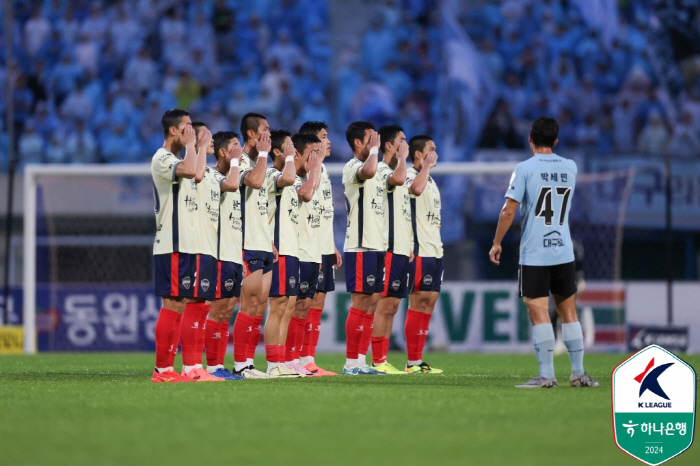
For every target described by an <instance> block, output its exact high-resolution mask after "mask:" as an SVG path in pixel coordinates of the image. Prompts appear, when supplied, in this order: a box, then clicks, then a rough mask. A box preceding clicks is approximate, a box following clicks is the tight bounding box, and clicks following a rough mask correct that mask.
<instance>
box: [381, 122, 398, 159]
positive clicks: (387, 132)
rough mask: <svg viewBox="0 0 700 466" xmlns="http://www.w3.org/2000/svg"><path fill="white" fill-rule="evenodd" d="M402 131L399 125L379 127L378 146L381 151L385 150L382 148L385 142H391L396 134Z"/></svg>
mask: <svg viewBox="0 0 700 466" xmlns="http://www.w3.org/2000/svg"><path fill="white" fill-rule="evenodd" d="M402 131H403V128H402V127H400V126H399V125H385V126H382V127H381V128H379V140H380V143H379V148H380V149H381V150H382V153H384V152H386V151H385V150H384V144H386V143H387V142H393V141H394V139H396V135H397V134H399V133H400V132H402Z"/></svg>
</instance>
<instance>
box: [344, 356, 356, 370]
mask: <svg viewBox="0 0 700 466" xmlns="http://www.w3.org/2000/svg"><path fill="white" fill-rule="evenodd" d="M345 367H347V368H353V367H357V359H351V358H345Z"/></svg>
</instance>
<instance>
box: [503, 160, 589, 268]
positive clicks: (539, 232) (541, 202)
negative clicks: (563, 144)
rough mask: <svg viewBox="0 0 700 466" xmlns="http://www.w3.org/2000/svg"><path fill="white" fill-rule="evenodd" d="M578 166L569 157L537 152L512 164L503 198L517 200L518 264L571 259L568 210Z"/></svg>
mask: <svg viewBox="0 0 700 466" xmlns="http://www.w3.org/2000/svg"><path fill="white" fill-rule="evenodd" d="M577 173H578V169H577V168H576V163H575V162H574V161H573V160H569V159H565V158H562V157H559V156H558V155H556V154H551V155H543V154H537V155H534V156H532V157H530V158H529V159H527V160H526V161H524V162H521V163H519V164H518V165H517V166H516V167H515V171H514V172H513V176H512V177H511V178H510V186H508V192H507V193H506V197H509V198H511V199H513V200H514V201H516V202H518V203H520V222H521V226H522V236H521V239H520V264H521V265H557V264H565V263H567V262H572V261H573V260H574V248H573V244H572V243H571V233H570V232H569V209H570V208H571V199H572V197H573V195H574V188H575V186H576V174H577Z"/></svg>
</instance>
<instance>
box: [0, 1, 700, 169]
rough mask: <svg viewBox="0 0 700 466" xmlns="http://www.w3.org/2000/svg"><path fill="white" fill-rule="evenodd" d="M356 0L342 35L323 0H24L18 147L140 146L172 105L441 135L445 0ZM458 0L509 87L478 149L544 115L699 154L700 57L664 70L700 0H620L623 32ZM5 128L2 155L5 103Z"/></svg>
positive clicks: (233, 119) (590, 147)
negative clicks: (346, 36)
mask: <svg viewBox="0 0 700 466" xmlns="http://www.w3.org/2000/svg"><path fill="white" fill-rule="evenodd" d="M360 3H362V5H365V6H369V8H368V9H365V10H363V11H366V12H367V13H363V14H364V15H365V16H366V18H363V20H362V22H360V23H359V24H361V25H362V27H363V28H364V31H363V32H362V33H361V34H357V35H354V37H352V38H351V39H350V40H344V41H343V42H342V43H341V44H339V45H337V46H336V47H337V48H336V49H335V50H334V49H333V48H332V44H331V21H330V5H329V2H328V1H327V0H256V1H255V2H251V1H246V0H190V1H182V0H121V1H109V2H108V1H89V0H43V1H41V0H39V1H15V2H14V8H15V10H14V12H15V19H16V20H15V24H14V29H13V31H12V37H13V41H12V50H13V55H14V62H13V63H10V64H7V60H6V59H5V58H6V57H5V47H4V31H2V34H0V41H3V44H2V46H1V47H0V59H1V60H0V86H2V89H4V88H5V85H6V82H7V80H13V81H12V82H13V83H14V86H15V90H14V96H13V106H14V129H15V134H16V137H17V150H18V153H19V160H20V162H21V163H22V164H25V163H32V162H43V163H90V162H100V163H128V162H142V161H145V160H147V159H148V158H149V157H150V155H151V154H152V153H153V152H154V151H155V150H156V148H157V147H159V146H160V145H161V144H162V139H163V136H162V130H161V127H160V117H161V115H162V113H163V111H164V110H166V109H169V108H173V107H179V108H184V109H188V110H190V111H191V112H193V114H194V116H195V118H196V119H198V120H199V119H201V120H204V121H206V123H207V125H208V126H209V127H210V128H211V129H212V131H219V130H223V129H229V128H237V127H238V125H239V122H240V117H241V116H242V115H243V114H244V113H246V112H248V111H256V112H260V113H263V114H265V115H267V116H268V117H269V118H270V120H271V122H273V124H274V126H275V127H283V128H295V127H298V125H299V124H300V123H301V122H303V121H307V120H320V121H326V122H328V123H329V124H330V125H331V126H332V127H333V126H337V127H344V125H346V124H347V123H348V122H350V121H352V120H357V119H363V120H370V121H373V122H374V123H376V124H379V125H381V124H384V123H388V122H399V123H400V124H402V125H403V127H404V128H405V130H406V134H410V135H414V134H420V133H426V132H428V133H435V132H436V131H437V132H439V126H440V125H439V115H440V110H439V108H438V104H437V101H438V100H439V99H438V93H439V83H440V69H441V62H440V60H441V47H442V40H441V18H440V14H439V2H438V1H437V0H381V1H377V2H364V3H363V2H360ZM455 3H456V4H457V5H458V6H459V8H460V11H458V18H459V21H460V22H461V24H462V26H463V28H464V30H465V32H467V33H468V35H469V36H470V37H471V38H472V39H473V40H474V41H475V43H476V44H477V46H478V48H479V51H480V54H481V57H482V59H483V63H484V64H485V66H487V67H488V69H489V70H490V72H491V74H492V76H493V79H494V80H495V81H496V82H497V83H498V85H499V87H500V97H499V100H498V102H497V104H496V105H495V109H494V111H493V113H492V114H491V116H490V118H489V119H488V121H487V122H486V125H485V130H484V133H483V136H482V138H481V141H479V146H480V147H484V148H522V147H524V145H525V142H526V134H527V128H528V127H529V126H528V125H529V122H530V121H531V120H532V119H533V118H536V117H537V116H540V115H541V114H549V115H552V116H555V117H556V118H557V120H558V121H559V123H560V127H561V130H560V137H559V139H560V147H562V148H566V149H578V150H581V151H583V152H585V153H595V154H603V155H605V154H610V153H613V152H614V153H649V154H663V153H667V152H671V153H673V154H674V155H678V156H684V157H698V154H700V131H699V128H700V78H699V77H700V72H699V71H698V69H699V68H700V65H698V61H697V60H698V58H697V55H696V56H695V59H694V60H695V61H693V58H692V57H691V58H687V57H685V56H684V57H682V58H683V60H684V62H683V63H684V67H683V73H684V74H683V82H682V86H680V87H678V86H676V87H675V88H674V87H673V86H671V85H669V80H672V79H673V76H669V74H668V70H669V69H676V70H678V69H679V66H680V65H679V63H680V61H681V60H680V58H679V57H678V56H675V55H674V54H673V53H671V54H670V56H669V54H663V53H659V52H658V50H657V49H655V46H656V47H657V48H658V41H659V40H661V39H663V36H662V35H660V34H659V31H663V30H666V29H667V28H666V25H667V23H668V22H672V21H676V23H679V24H680V23H682V24H684V25H685V26H686V27H687V28H689V34H690V36H692V35H693V34H696V35H697V37H698V42H697V44H700V0H678V1H675V0H674V1H673V2H671V1H662V0H624V1H620V2H619V3H620V5H621V6H620V9H619V15H618V20H617V22H616V24H615V25H614V26H615V28H614V31H613V32H614V33H613V34H612V35H610V34H607V35H604V34H601V33H600V32H599V30H598V29H596V28H592V27H590V26H589V25H588V23H587V22H586V21H585V20H584V17H583V15H582V13H581V10H580V9H579V7H578V5H579V4H580V3H581V2H580V1H578V2H577V1H574V0H539V1H534V0H523V1H515V0H506V1H503V2H455ZM659 4H668V5H671V4H673V5H676V6H674V8H676V10H673V11H671V10H670V8H671V7H670V6H669V7H668V8H666V9H665V10H664V9H663V8H660V7H659ZM474 5H477V6H474ZM478 5H480V6H478ZM677 5H681V7H677ZM662 6H663V5H662ZM669 11H671V13H668V12H669ZM664 12H666V13H668V14H667V15H666V16H664ZM679 12H681V13H683V12H685V13H683V14H685V16H682V15H681V13H679ZM349 22H350V23H352V21H350V20H349ZM355 23H357V22H355ZM353 24H354V23H353ZM3 27H4V23H0V29H1V28H3ZM334 28H335V29H340V30H342V25H334ZM335 29H334V30H335ZM672 39H673V38H672ZM673 40H675V39H673ZM690 43H691V44H692V39H691V40H690ZM669 44H670V46H669V47H666V49H669V50H672V49H673V46H674V45H677V44H676V43H675V42H674V43H671V42H669ZM697 46H698V47H700V45H697ZM691 55H692V53H691ZM333 70H335V71H333ZM5 97H6V95H5V93H4V92H2V93H0V113H2V114H3V115H4V114H5V110H6V108H7V102H6V98H5ZM0 125H1V126H0V170H5V169H6V165H7V160H6V154H7V144H8V142H7V134H6V131H5V119H4V118H3V119H2V122H1V123H0ZM336 129H337V128H336ZM435 134H437V133H435Z"/></svg>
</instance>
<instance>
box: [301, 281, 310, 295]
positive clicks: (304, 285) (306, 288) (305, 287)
mask: <svg viewBox="0 0 700 466" xmlns="http://www.w3.org/2000/svg"><path fill="white" fill-rule="evenodd" d="M299 291H301V292H302V293H306V292H307V291H309V283H308V282H301V283H300V284H299Z"/></svg>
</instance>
